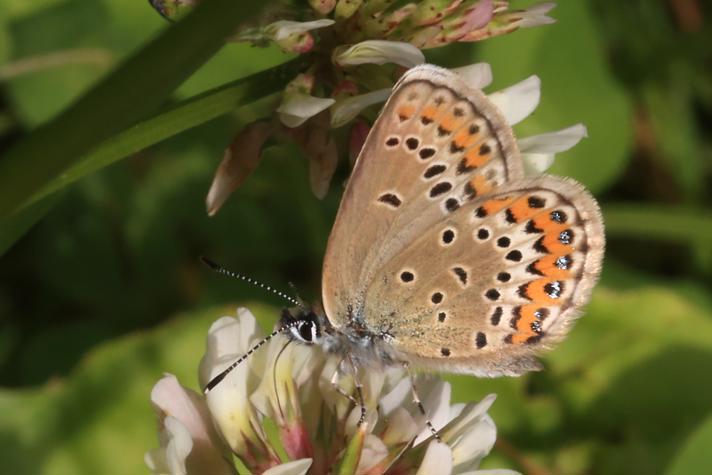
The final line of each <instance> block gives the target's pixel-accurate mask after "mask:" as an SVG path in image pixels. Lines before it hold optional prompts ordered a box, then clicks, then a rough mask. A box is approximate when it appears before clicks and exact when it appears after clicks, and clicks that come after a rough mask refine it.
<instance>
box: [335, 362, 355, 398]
mask: <svg viewBox="0 0 712 475" xmlns="http://www.w3.org/2000/svg"><path fill="white" fill-rule="evenodd" d="M343 361H344V360H341V362H343ZM341 362H339V364H338V365H336V368H335V369H334V374H332V375H331V380H329V383H330V384H331V387H332V388H333V389H334V390H335V391H336V392H337V393H339V394H341V395H342V396H343V397H345V398H346V399H348V400H349V401H351V402H352V403H353V405H354V406H356V405H358V401H357V400H356V398H354V397H353V396H352V395H351V394H349V393H347V392H346V391H344V389H343V388H342V387H341V386H339V382H338V379H339V367H340V366H341Z"/></svg>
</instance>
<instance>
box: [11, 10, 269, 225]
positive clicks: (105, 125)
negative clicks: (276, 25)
mask: <svg viewBox="0 0 712 475" xmlns="http://www.w3.org/2000/svg"><path fill="white" fill-rule="evenodd" d="M264 6H265V3H264V2H263V3H255V2H235V1H233V0H214V1H210V2H204V3H202V4H201V5H200V6H198V7H197V8H196V9H195V10H194V11H193V12H191V14H189V15H188V16H187V17H186V18H185V20H183V21H181V22H179V23H177V24H175V25H172V26H171V27H170V28H168V29H167V30H166V31H165V32H164V33H163V34H161V35H160V36H159V37H158V38H156V39H155V40H154V41H152V42H150V43H149V44H148V45H146V46H145V47H144V48H142V49H141V50H140V51H139V52H138V53H137V54H135V55H134V56H132V57H131V58H129V59H128V60H127V61H126V62H125V63H124V64H122V65H121V66H120V67H119V68H118V69H117V70H116V71H115V72H113V73H112V74H110V75H109V76H108V77H107V78H106V79H104V80H102V81H101V82H100V83H99V84H97V85H96V86H95V87H93V88H92V89H91V90H90V91H89V92H88V93H86V94H85V95H84V96H83V97H82V98H81V99H80V100H79V101H77V102H76V103H75V104H73V105H72V106H71V107H69V108H68V109H67V110H65V111H64V112H63V113H62V114H60V115H59V116H58V117H57V118H56V119H54V120H52V121H51V122H49V123H48V124H46V125H44V126H41V127H40V128H38V129H37V130H35V131H34V132H33V133H32V134H30V135H29V136H28V137H26V138H25V139H24V140H21V141H20V142H19V143H17V144H16V145H15V146H14V147H12V148H11V149H10V150H9V151H8V152H7V154H6V155H5V156H4V157H3V158H2V160H1V161H0V216H7V215H9V214H10V213H11V212H12V211H14V210H16V209H17V208H18V207H19V206H21V205H22V204H23V203H24V202H26V200H27V199H28V198H29V197H30V196H32V194H34V193H35V192H37V191H38V190H39V189H40V188H41V187H42V186H44V185H46V184H47V183H48V182H49V181H51V180H52V179H53V178H55V177H56V176H58V175H59V174H61V173H62V172H64V171H65V170H66V169H67V168H68V167H70V166H71V165H72V164H74V163H76V161H77V160H78V159H79V158H80V157H81V156H82V155H84V154H86V153H88V152H89V151H90V150H91V149H92V148H93V147H95V146H97V145H98V144H100V143H101V142H102V141H104V140H107V139H109V138H110V137H111V136H113V135H114V134H116V133H118V132H120V131H122V130H124V129H126V128H127V127H129V126H131V125H133V124H134V123H136V121H138V120H140V119H142V118H145V117H146V116H147V115H149V114H150V113H152V112H154V111H155V110H156V109H157V108H158V107H159V106H160V105H161V104H162V103H164V102H165V100H166V99H167V98H168V97H169V96H170V94H171V93H172V91H173V90H174V89H175V88H176V87H177V86H178V85H179V84H180V83H182V82H183V81H184V80H185V79H186V78H187V77H188V76H190V74H192V73H193V71H195V70H196V69H197V68H198V67H200V65H201V64H203V63H204V62H205V61H206V60H207V59H208V58H209V57H210V56H211V55H213V54H214V53H215V52H216V51H217V50H218V49H219V48H220V47H221V46H222V44H223V41H224V40H223V38H225V37H226V36H227V35H228V34H229V33H230V32H232V31H234V29H235V28H236V26H237V24H238V23H239V22H244V21H246V20H248V19H249V18H251V17H253V16H254V15H256V14H257V13H259V12H260V11H261V10H262V8H263V7H264ZM148 72H150V74H148Z"/></svg>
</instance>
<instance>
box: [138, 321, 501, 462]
mask: <svg viewBox="0 0 712 475" xmlns="http://www.w3.org/2000/svg"><path fill="white" fill-rule="evenodd" d="M262 339H263V334H262V332H261V330H260V329H259V326H258V325H257V321H256V319H255V317H254V316H253V315H252V313H250V311H249V310H247V309H244V308H241V309H239V310H238V312H237V318H234V317H229V316H226V317H222V318H220V319H218V320H217V321H216V322H215V323H214V324H213V325H212V326H211V327H210V330H209V331H208V338H207V348H206V352H205V355H204V356H203V359H202V361H201V362H200V371H199V380H200V384H201V386H205V384H207V382H208V381H209V380H210V379H211V378H212V377H214V376H215V375H216V374H218V373H220V372H222V370H223V369H225V367H227V366H229V365H230V364H232V362H233V361H235V360H236V359H237V358H239V357H240V356H242V355H244V354H245V353H247V352H248V351H249V349H250V348H252V347H253V346H254V345H255V344H257V343H258V342H260V341H261V340H262ZM339 364H340V361H339V360H338V358H337V357H336V356H335V355H327V354H325V353H324V352H323V351H322V350H321V349H320V348H318V347H312V346H306V345H303V344H298V343H294V342H290V340H289V339H288V338H286V337H285V336H284V335H282V334H279V335H277V336H275V337H273V338H272V339H271V340H269V342H268V343H267V344H265V345H264V347H263V348H261V349H259V350H258V351H255V352H254V353H252V354H251V355H250V357H248V358H247V359H246V360H245V361H244V362H243V363H242V364H241V365H238V367H237V368H236V369H235V370H234V371H232V372H231V373H229V374H228V376H227V377H225V379H224V380H222V381H221V383H220V384H219V385H218V386H216V387H215V388H214V389H213V390H212V391H210V392H209V393H208V394H207V396H201V395H199V394H198V393H196V392H194V391H191V390H190V389H186V388H184V387H183V386H181V385H180V384H179V383H178V381H177V379H176V378H175V377H174V376H170V375H168V376H165V377H164V378H163V379H161V380H160V381H159V382H158V383H157V384H156V386H155V387H154V390H153V392H152V395H151V398H152V402H153V404H154V407H155V408H156V411H157V414H158V422H159V443H160V447H159V448H158V449H154V450H152V451H150V452H148V453H147V455H146V463H147V465H148V467H149V468H150V469H151V471H152V472H153V473H155V474H171V475H179V474H180V475H194V474H195V475H197V474H205V473H211V474H232V473H236V468H235V465H234V463H233V461H232V458H233V456H234V457H237V458H239V459H240V461H241V462H242V464H244V465H245V466H246V467H247V468H248V469H249V470H250V471H251V472H252V473H254V474H266V475H301V474H311V475H322V474H329V473H343V474H353V475H376V474H407V473H412V474H424V475H430V474H434V473H437V474H438V475H451V474H452V475H456V474H460V475H465V474H480V473H483V474H484V473H487V471H478V470H477V468H478V466H479V464H480V461H481V460H482V458H483V457H484V456H485V455H487V453H489V451H490V450H491V449H492V446H493V445H494V441H495V438H496V428H495V425H494V422H493V421H492V419H491V417H489V415H488V414H487V410H488V409H489V407H490V406H491V405H492V403H493V402H494V399H495V397H494V395H490V396H487V397H486V398H484V399H483V400H482V401H481V402H479V403H467V404H455V405H451V404H450V384H449V383H447V382H444V381H442V380H440V379H439V378H438V377H435V376H426V375H419V376H416V377H415V383H416V388H417V390H418V393H419V396H420V398H421V400H422V401H423V406H424V408H425V411H426V413H427V414H428V418H429V419H430V420H431V421H432V423H433V425H434V427H435V428H436V429H438V430H439V434H440V437H441V439H442V442H438V441H437V440H435V439H434V438H433V437H432V433H431V431H430V429H429V428H428V427H427V426H426V421H425V418H424V417H423V415H422V414H421V413H420V412H419V410H418V409H417V406H416V405H415V403H414V402H413V398H412V389H411V379H410V378H409V377H408V376H407V374H406V372H405V370H403V369H401V368H399V367H393V368H388V369H386V370H385V371H366V370H364V371H360V373H359V378H360V379H361V380H362V381H361V382H362V384H363V393H364V401H365V407H366V410H367V417H366V422H365V423H364V424H363V425H358V419H359V414H360V406H359V405H358V404H356V403H355V398H356V393H355V391H354V389H355V387H354V381H353V376H352V375H351V374H348V373H345V372H343V371H341V370H339ZM335 385H336V386H335ZM275 429H276V430H275ZM279 453H283V454H286V456H287V460H285V459H283V458H281V457H280V455H278V454H279ZM507 472H508V471H507ZM503 473H504V472H503ZM511 473H514V472H511Z"/></svg>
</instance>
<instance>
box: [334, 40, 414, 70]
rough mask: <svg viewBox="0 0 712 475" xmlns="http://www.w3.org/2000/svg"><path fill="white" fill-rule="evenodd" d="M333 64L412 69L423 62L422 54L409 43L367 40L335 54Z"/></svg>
mask: <svg viewBox="0 0 712 475" xmlns="http://www.w3.org/2000/svg"><path fill="white" fill-rule="evenodd" d="M334 62H335V63H336V64H338V65H339V66H356V65H359V64H386V63H395V64H400V65H401V66H404V67H406V68H412V67H413V66H417V65H418V64H423V63H424V62H425V56H423V53H422V52H421V51H420V50H419V49H418V48H416V47H415V46H413V45H412V44H410V43H405V42H402V41H386V40H367V41H362V42H361V43H356V44H355V45H353V46H350V47H349V48H347V49H346V50H344V51H342V52H340V53H337V54H336V56H335V57H334Z"/></svg>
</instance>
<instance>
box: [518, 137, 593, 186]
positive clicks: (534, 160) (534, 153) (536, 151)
mask: <svg viewBox="0 0 712 475" xmlns="http://www.w3.org/2000/svg"><path fill="white" fill-rule="evenodd" d="M584 137H588V131H587V130H586V126H585V125H583V124H576V125H573V126H571V127H568V128H566V129H562V130H558V131H556V132H550V133H546V134H540V135H534V136H532V137H525V138H523V139H519V140H518V141H517V143H518V144H519V150H520V151H521V152H522V160H523V162H524V172H525V174H526V175H528V176H535V175H538V174H540V173H543V172H544V171H546V170H547V169H548V168H549V167H550V166H551V165H553V163H554V154H556V153H559V152H565V151H566V150H569V149H571V148H572V147H574V146H575V145H576V144H578V143H579V142H580V141H581V139H583V138H584Z"/></svg>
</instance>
